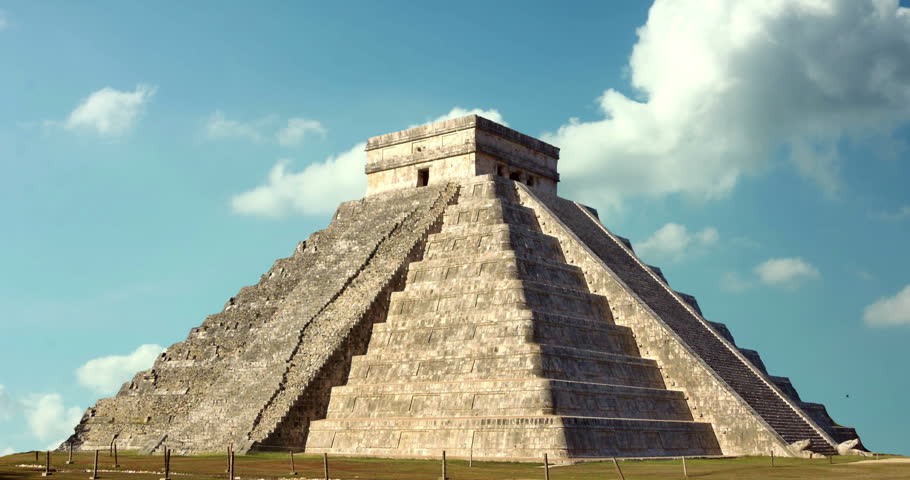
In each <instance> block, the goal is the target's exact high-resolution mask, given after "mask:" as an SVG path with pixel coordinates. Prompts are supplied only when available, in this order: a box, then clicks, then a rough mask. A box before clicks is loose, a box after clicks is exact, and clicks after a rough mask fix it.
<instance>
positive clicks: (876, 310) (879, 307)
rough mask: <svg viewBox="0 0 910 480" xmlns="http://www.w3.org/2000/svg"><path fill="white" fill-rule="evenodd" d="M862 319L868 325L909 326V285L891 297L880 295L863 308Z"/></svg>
mask: <svg viewBox="0 0 910 480" xmlns="http://www.w3.org/2000/svg"><path fill="white" fill-rule="evenodd" d="M863 321H864V322H866V325H868V326H870V327H896V326H901V325H907V326H910V285H907V286H905V287H904V289H903V290H901V291H900V292H898V293H897V294H896V295H894V296H893V297H882V298H879V299H878V300H876V301H874V302H872V304H870V305H869V306H867V307H866V308H865V309H864V310H863Z"/></svg>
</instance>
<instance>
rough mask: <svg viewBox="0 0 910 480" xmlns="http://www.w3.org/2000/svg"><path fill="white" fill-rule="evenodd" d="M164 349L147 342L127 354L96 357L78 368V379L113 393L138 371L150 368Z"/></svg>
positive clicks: (97, 388)
mask: <svg viewBox="0 0 910 480" xmlns="http://www.w3.org/2000/svg"><path fill="white" fill-rule="evenodd" d="M163 351H164V348H163V347H162V346H160V345H154V344H147V345H142V346H140V347H139V348H137V349H136V350H133V352H132V353H129V354H127V355H110V356H107V357H100V358H95V359H92V360H89V361H87V362H85V363H84V364H83V365H82V366H81V367H79V368H78V369H76V379H77V380H78V381H79V383H80V384H81V385H83V386H85V387H88V388H91V389H93V390H95V391H96V392H98V393H101V394H113V393H116V392H117V390H118V389H119V388H120V385H122V384H123V382H126V381H127V380H129V379H130V378H132V377H133V375H134V374H135V373H136V372H138V371H140V370H146V369H148V368H150V367H151V366H152V364H154V363H155V359H156V358H157V357H158V355H160V354H161V352H163Z"/></svg>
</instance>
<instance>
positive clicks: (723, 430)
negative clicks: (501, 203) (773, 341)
mask: <svg viewBox="0 0 910 480" xmlns="http://www.w3.org/2000/svg"><path fill="white" fill-rule="evenodd" d="M516 188H517V190H518V192H519V194H520V196H521V198H522V203H523V204H530V205H529V206H530V207H531V208H532V209H533V210H534V211H535V212H536V213H537V214H538V216H539V217H541V218H540V224H541V228H542V229H543V230H544V232H545V233H547V234H549V235H552V236H555V237H557V238H559V239H560V242H561V243H562V244H563V248H569V246H570V244H571V245H574V246H575V247H576V249H578V250H579V251H578V252H575V255H567V257H576V256H584V257H585V258H584V259H578V258H570V262H569V263H571V264H575V265H579V266H580V267H581V268H582V269H583V270H585V275H586V276H588V275H591V272H589V271H588V269H586V268H585V267H584V266H582V265H581V264H583V263H584V260H587V263H588V264H589V268H598V269H600V270H601V271H602V272H604V273H605V274H606V275H607V276H608V277H609V278H610V280H612V281H613V282H616V283H617V284H618V285H620V286H621V287H622V289H623V290H624V292H623V293H624V294H625V295H627V296H628V297H630V298H631V299H632V300H633V301H634V303H635V304H636V305H634V307H637V308H639V309H641V310H643V311H644V313H645V314H646V315H647V316H648V317H650V318H651V320H652V322H653V324H654V325H655V326H657V327H658V328H659V330H660V334H661V335H662V336H664V337H667V338H669V339H673V340H674V341H675V343H676V344H677V345H678V347H679V348H681V350H682V351H684V352H685V353H686V354H687V355H688V356H689V357H690V359H692V360H694V361H695V363H696V364H697V365H698V366H699V367H700V368H701V369H702V370H704V371H705V372H706V373H707V374H708V375H709V376H710V378H712V379H713V381H714V383H715V384H716V385H717V386H718V387H720V388H722V389H723V391H724V392H725V393H726V394H727V395H729V397H730V398H733V399H735V400H736V403H737V404H738V408H739V409H742V410H741V412H742V413H743V414H747V416H748V417H749V418H751V419H753V420H754V421H755V422H756V423H757V425H756V426H760V427H761V430H762V432H761V433H763V435H762V436H766V437H767V438H766V439H765V441H762V442H759V443H761V444H762V447H761V448H758V447H759V446H758V445H757V444H756V445H754V446H752V447H751V448H745V449H744V448H742V447H737V446H734V445H732V444H728V445H727V448H725V449H724V450H725V451H724V454H725V455H741V454H759V455H762V454H767V452H768V451H769V448H771V447H772V446H773V449H774V450H775V453H776V454H778V455H784V456H790V455H792V453H791V452H790V450H789V448H788V443H787V442H786V440H784V438H783V437H782V436H781V435H780V434H779V433H778V432H777V431H776V430H775V429H774V428H773V427H772V426H771V425H770V424H768V423H767V421H765V419H764V418H762V417H761V415H759V414H758V413H757V412H756V411H755V410H754V409H753V408H752V407H751V406H750V405H749V404H748V402H746V401H745V399H743V398H742V397H741V396H740V395H739V393H738V392H736V390H735V389H733V388H732V387H731V386H730V385H728V384H727V383H726V381H724V380H723V378H721V377H720V375H719V374H717V372H715V371H714V370H713V369H712V368H711V367H710V365H708V364H707V363H706V361H705V360H704V359H702V358H701V357H700V356H699V355H698V354H697V353H696V352H695V351H694V350H692V348H691V347H690V346H689V345H688V344H687V343H686V342H685V341H684V340H683V339H682V338H681V337H680V336H679V335H678V334H677V333H676V332H675V331H674V330H673V329H672V328H671V327H670V326H669V325H667V324H666V323H664V321H663V320H662V319H661V318H660V316H659V315H657V313H656V312H654V311H653V310H651V308H650V307H649V306H648V304H647V303H646V302H645V301H644V300H643V299H641V298H640V297H639V296H638V295H637V294H636V293H635V292H634V291H633V290H632V289H631V288H630V287H629V286H627V285H626V284H625V282H624V281H623V280H622V279H621V278H620V277H619V276H618V275H617V274H615V273H614V272H613V271H612V270H611V269H610V268H609V267H608V266H607V265H606V264H605V263H604V262H603V260H601V259H600V257H599V256H598V255H597V254H596V253H594V252H593V251H592V250H591V248H590V247H589V246H588V245H587V244H586V243H585V242H584V241H582V240H581V239H580V238H579V237H578V236H577V235H576V234H575V232H574V231H573V230H572V229H571V228H570V227H568V226H567V225H566V224H565V223H564V222H563V221H562V219H561V218H560V217H559V216H557V215H556V213H555V212H554V211H553V210H551V209H550V207H549V206H548V205H547V204H546V203H545V202H544V201H543V199H541V198H539V197H538V196H537V195H536V194H535V193H533V192H532V191H531V190H530V189H528V188H527V187H526V186H525V185H522V184H520V183H516ZM572 203H573V204H574V205H575V207H576V208H578V209H579V210H580V211H581V212H582V214H584V215H585V216H587V217H588V218H589V219H591V220H592V221H593V223H594V224H596V225H598V226H599V227H600V229H601V230H602V232H603V234H605V235H607V236H608V237H609V238H610V239H611V240H612V241H613V242H616V243H617V244H619V245H620V247H621V248H623V249H624V250H625V251H626V252H631V249H629V248H628V246H627V245H626V244H625V243H623V242H622V241H621V240H618V239H617V238H615V237H614V236H613V235H612V234H611V233H610V232H609V231H608V230H607V229H606V228H605V227H603V225H602V224H601V223H600V221H599V220H597V217H595V216H594V215H592V214H591V213H590V211H589V210H587V209H586V208H585V207H584V206H582V205H580V204H578V203H577V202H572ZM554 225H555V227H554ZM564 238H565V241H563V239H564ZM630 255H631V256H632V258H634V259H635V260H636V261H637V262H639V264H640V265H641V266H642V268H643V269H644V270H645V271H646V272H648V273H649V274H650V275H652V277H653V278H654V280H655V281H656V282H657V283H659V284H660V285H662V286H663V287H664V288H666V289H667V290H668V292H669V293H670V295H672V296H673V298H675V299H676V301H678V302H679V303H680V304H681V305H682V306H683V307H684V308H686V309H687V310H688V311H689V312H691V313H693V315H696V314H695V313H694V311H693V309H692V308H691V306H690V305H689V304H688V303H687V302H685V301H684V300H683V299H681V298H680V297H679V296H678V295H677V294H676V292H674V291H673V290H672V289H669V287H666V284H665V283H664V282H662V281H661V280H660V279H659V277H657V276H656V274H654V272H653V271H652V270H651V269H650V268H648V267H647V266H646V265H645V264H643V263H641V262H640V260H638V258H637V256H635V255H634V254H632V253H630ZM579 260H582V261H581V262H579ZM597 283H598V282H594V281H591V280H590V279H589V284H591V285H592V286H593V285H594V284H597ZM601 283H602V282H601ZM614 300H615V299H614V298H612V297H611V305H612V302H613V301H614ZM696 318H698V319H699V320H700V321H702V322H703V323H705V324H706V323H707V322H706V321H705V320H704V319H702V318H701V317H700V316H699V315H696ZM633 330H634V328H633ZM710 331H711V332H713V333H714V334H715V335H717V336H718V337H719V338H722V336H721V335H719V334H717V332H716V331H714V329H713V328H710ZM637 333H639V337H640V336H641V335H640V332H637ZM724 340H725V339H721V341H722V342H724V344H725V345H727V344H728V342H726V341H724ZM639 341H640V340H639ZM727 348H730V347H729V346H727ZM733 349H734V350H735V347H734V348H733ZM646 350H655V351H659V349H656V348H653V349H646ZM664 353H665V352H664ZM733 353H734V355H738V356H742V355H741V354H740V353H739V352H738V351H734V352H733ZM644 354H645V355H646V354H647V353H644ZM659 363H660V365H661V368H662V370H666V369H667V368H668V365H667V362H663V361H661V362H659ZM746 365H747V366H748V367H750V368H752V369H754V367H753V366H752V365H751V364H749V363H747V364H746ZM671 380H672V378H671ZM765 382H766V383H770V382H768V381H767V380H765ZM668 387H669V388H671V389H672V388H674V386H673V385H668ZM676 388H682V389H683V390H684V391H686V393H687V399H690V400H691V401H692V403H693V413H695V412H698V413H701V412H705V413H704V414H706V415H708V416H709V417H713V420H714V421H712V422H711V423H712V424H713V425H714V427H715V430H720V431H719V432H716V433H717V436H718V441H719V442H720V443H721V446H722V448H723V447H724V443H725V442H724V439H723V438H724V437H725V436H726V435H727V433H731V432H736V431H740V432H742V431H743V430H748V428H744V427H742V425H741V424H742V423H743V421H744V418H742V417H741V416H737V415H730V414H728V415H726V417H727V418H724V416H722V415H718V414H717V413H716V412H712V409H711V408H710V405H711V404H712V401H710V400H708V399H702V400H701V401H699V400H697V399H693V398H692V397H693V396H698V392H696V391H695V390H696V389H693V388H686V386H678V387H676ZM769 388H772V389H774V391H775V392H777V394H778V395H779V396H780V397H781V398H782V399H783V401H785V402H787V399H785V398H783V394H781V393H780V392H778V391H777V390H776V389H775V388H774V387H769ZM787 404H788V406H790V408H793V409H794V411H795V412H796V413H797V414H798V415H800V417H802V418H803V419H804V420H805V421H806V423H807V424H809V425H810V426H812V427H813V429H815V431H816V432H818V433H819V435H820V436H821V437H822V439H824V440H825V441H827V442H828V443H829V444H830V445H832V447H833V445H836V444H834V443H833V440H831V438H830V437H829V436H828V435H827V434H826V433H824V432H823V431H822V430H821V429H820V428H819V427H818V426H816V425H815V424H814V422H812V421H811V420H809V419H807V418H805V415H804V414H803V413H802V412H801V411H799V410H797V409H796V408H794V407H793V406H792V404H790V402H787ZM700 406H702V407H703V408H698V407H700ZM747 412H748V413H747ZM746 433H748V432H746ZM734 436H735V435H734ZM729 443H733V442H729ZM769 443H770V445H765V444H769ZM766 446H767V447H768V448H765V447H766Z"/></svg>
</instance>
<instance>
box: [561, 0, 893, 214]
mask: <svg viewBox="0 0 910 480" xmlns="http://www.w3.org/2000/svg"><path fill="white" fill-rule="evenodd" d="M638 36H639V39H638V42H637V44H636V45H635V47H634V49H633V51H632V54H631V57H630V59H629V72H630V74H631V75H630V78H631V86H632V87H633V88H634V89H635V90H636V91H637V94H636V95H635V96H634V97H632V98H630V97H627V96H626V95H624V94H622V93H620V92H618V91H616V90H613V89H610V90H607V91H605V92H604V93H603V94H602V95H601V96H600V98H599V108H600V113H601V114H602V115H603V118H602V119H598V120H594V121H588V122H584V121H580V120H578V119H571V120H570V121H569V122H568V123H567V124H565V125H563V126H562V127H560V128H559V129H558V131H556V132H555V133H550V134H545V135H544V136H543V139H544V140H546V141H548V142H551V143H553V144H555V145H557V146H559V147H561V148H562V152H561V156H562V158H563V161H562V162H561V163H560V170H561V173H562V174H563V180H565V186H566V187H568V188H569V189H570V190H573V191H574V192H573V195H576V196H578V197H580V198H581V199H583V200H585V201H588V202H592V201H599V202H602V203H604V204H605V205H606V206H608V207H619V206H621V205H622V203H623V200H624V199H625V198H627V197H632V196H650V197H661V196H666V195H672V194H686V195H688V196H691V197H694V198H698V199H713V198H718V197H722V196H724V195H726V194H728V193H729V192H730V191H731V190H732V189H733V188H734V187H735V185H736V184H737V182H738V181H739V179H740V178H741V177H742V176H743V175H748V174H758V173H761V172H762V171H764V170H767V169H768V168H770V167H772V166H774V158H780V156H781V155H782V156H783V157H785V158H786V159H787V160H788V161H789V163H791V164H792V165H794V167H795V168H796V170H797V171H799V172H800V173H802V174H803V175H805V176H807V177H809V178H811V179H813V180H814V181H815V182H817V183H818V184H819V185H820V186H821V187H822V188H823V189H824V190H825V191H827V192H834V191H836V190H837V189H838V186H839V183H840V178H839V175H838V169H839V167H838V166H839V164H840V162H841V158H840V157H841V151H840V146H841V145H842V144H843V143H844V142H856V143H878V144H893V143H894V142H892V141H890V140H889V139H888V137H889V136H890V135H891V134H892V133H893V131H894V129H895V128H896V127H897V126H899V125H902V124H904V123H906V122H907V121H908V119H910V57H908V56H907V51H910V10H908V9H906V8H900V7H899V6H898V1H897V0H868V1H859V0H738V1H735V2H716V1H715V2H706V1H703V0H656V1H655V2H654V5H653V6H652V7H651V9H650V12H649V16H648V20H647V23H646V24H645V25H644V26H643V27H641V28H640V29H639V30H638ZM881 150H887V148H886V147H882V148H881Z"/></svg>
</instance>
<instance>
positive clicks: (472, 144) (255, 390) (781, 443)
mask: <svg viewBox="0 0 910 480" xmlns="http://www.w3.org/2000/svg"><path fill="white" fill-rule="evenodd" d="M366 150H367V154H368V155H367V156H368V161H367V164H366V165H365V173H366V175H367V184H368V187H367V191H366V195H365V196H364V198H362V199H359V200H354V201H350V202H345V203H342V204H341V205H340V206H339V207H338V210H337V211H336V213H335V215H334V217H333V218H332V221H331V223H330V224H329V225H328V227H326V228H325V229H324V230H321V231H318V232H315V233H313V234H312V235H311V236H310V237H309V238H308V239H307V240H306V241H303V242H300V244H298V245H297V247H296V249H295V250H294V252H293V254H292V255H291V256H290V257H288V258H284V259H280V260H278V261H276V262H275V264H274V265H273V266H272V268H271V269H270V270H269V271H268V272H266V273H265V274H264V275H263V276H262V278H261V279H260V281H259V283H257V284H256V285H253V286H249V287H244V288H242V289H240V291H239V292H238V293H237V295H236V296H235V297H233V298H231V299H230V300H228V301H227V303H226V304H225V306H224V309H223V311H221V312H220V313H217V314H214V315H211V316H209V317H208V318H206V319H205V320H204V321H203V322H202V324H201V325H200V326H198V327H196V328H193V329H192V330H191V331H190V333H189V336H188V337H187V339H186V340H184V341H182V342H180V343H177V344H175V345H172V346H171V347H170V348H168V349H167V351H165V352H164V353H162V354H161V356H160V357H159V358H158V359H157V360H156V361H155V364H154V366H153V367H152V368H151V369H149V370H146V371H141V372H138V373H137V374H136V375H135V377H134V378H133V379H132V380H131V381H129V382H127V383H125V384H124V385H123V387H122V388H121V389H120V391H119V392H118V393H117V395H116V396H115V397H112V398H104V399H101V400H99V401H98V402H97V403H96V404H95V405H94V406H93V407H91V408H89V409H88V410H87V411H86V413H85V415H84V416H83V418H82V420H81V422H80V423H79V425H78V426H77V427H76V432H75V433H74V435H73V436H72V437H71V438H70V439H69V440H68V441H67V443H71V444H72V445H73V446H74V447H75V448H76V449H77V450H92V449H96V448H108V446H109V445H111V443H112V442H114V441H116V443H117V445H118V448H119V449H121V450H138V451H141V452H146V453H148V452H152V453H154V452H161V451H163V449H164V448H171V449H173V450H174V451H176V452H178V453H202V452H215V451H219V452H220V451H223V450H224V449H225V448H226V447H227V446H228V445H233V448H234V450H235V451H237V452H247V451H255V450H268V449H275V448H282V449H285V450H286V449H292V450H296V451H306V452H313V453H321V452H328V453H330V454H343V455H362V456H381V457H428V456H433V457H436V456H438V455H439V454H440V452H441V451H442V450H445V451H446V452H447V454H448V455H449V456H452V457H469V456H471V457H473V458H489V459H519V460H520V459H539V458H540V457H541V455H543V454H544V453H546V454H548V455H549V457H550V458H553V459H563V460H565V461H572V460H573V459H586V458H603V457H661V456H682V455H705V456H715V455H716V456H720V455H726V456H731V455H769V454H770V453H772V452H773V454H774V455H779V456H812V455H836V454H845V453H851V454H856V453H863V447H862V444H861V443H860V442H859V439H858V437H857V434H856V431H855V430H854V429H852V428H849V427H843V426H840V425H838V424H837V423H836V422H835V421H834V420H832V419H831V417H830V416H829V415H828V413H827V412H826V410H825V407H824V405H821V404H818V403H809V402H806V401H804V400H803V399H802V398H800V396H799V394H798V393H797V392H796V390H795V389H794V387H793V385H792V384H791V383H790V381H789V379H787V378H786V377H779V376H775V375H772V374H771V373H769V372H768V371H767V370H766V368H765V365H764V364H763V363H762V360H761V357H760V356H759V354H758V352H756V351H754V350H748V349H745V348H741V347H740V346H738V345H737V343H736V342H735V341H734V338H733V336H732V335H731V334H730V331H729V330H728V329H727V328H726V327H725V326H724V324H722V323H715V322H711V321H708V320H706V319H705V318H704V317H703V316H702V314H701V310H700V309H699V306H698V303H697V302H696V301H695V298H693V297H692V296H690V295H686V294H684V293H679V292H676V291H674V290H673V288H672V287H671V286H670V285H669V284H668V282H667V281H666V279H665V278H664V277H663V275H662V274H661V271H660V269H659V268H657V267H653V266H649V265H647V264H645V263H643V262H642V261H641V260H640V259H639V258H638V257H637V256H636V254H635V252H634V250H633V249H632V245H631V244H630V243H629V241H628V240H626V239H624V238H622V237H620V236H618V235H616V234H614V233H613V232H611V231H610V230H608V229H607V227H605V226H604V225H603V224H602V223H601V221H600V220H599V218H598V214H597V212H596V211H595V210H594V209H592V208H589V207H586V206H584V205H581V204H579V203H576V202H573V201H572V200H569V199H565V198H561V197H559V196H558V195H557V193H558V192H557V186H558V183H559V172H558V164H559V162H560V161H568V162H571V161H572V159H571V158H567V159H564V160H560V159H559V149H558V148H557V147H555V146H553V145H549V144H547V143H544V142H542V141H540V140H537V139H535V138H532V137H529V136H527V135H523V134H521V133H519V132H517V131H515V130H512V129H509V128H507V127H505V126H503V125H500V124H497V123H495V122H492V121H490V120H487V119H485V118H483V117H480V116H476V115H471V116H466V117H461V118H457V119H453V120H447V121H443V122H439V123H434V124H430V125H424V126H420V127H416V128H411V129H408V130H404V131H400V132H395V133H389V134H386V135H381V136H377V137H373V138H371V139H369V142H368V143H367V147H366Z"/></svg>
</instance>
